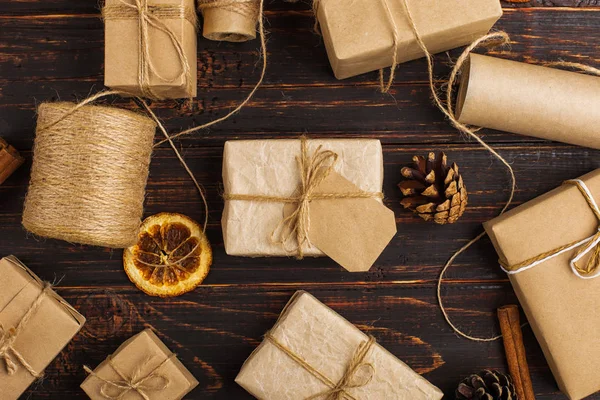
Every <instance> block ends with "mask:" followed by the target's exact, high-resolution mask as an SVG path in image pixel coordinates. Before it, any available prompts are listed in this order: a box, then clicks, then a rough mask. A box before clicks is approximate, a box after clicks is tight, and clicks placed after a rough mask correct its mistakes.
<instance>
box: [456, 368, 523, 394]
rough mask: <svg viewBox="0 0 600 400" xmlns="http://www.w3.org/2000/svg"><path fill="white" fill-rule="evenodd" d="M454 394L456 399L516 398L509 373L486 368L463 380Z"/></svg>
mask: <svg viewBox="0 0 600 400" xmlns="http://www.w3.org/2000/svg"><path fill="white" fill-rule="evenodd" d="M455 395H456V400H518V398H517V392H516V391H515V386H514V385H513V382H512V378H511V377H510V375H504V374H502V373H500V372H498V371H492V370H487V369H486V370H483V371H481V372H480V373H478V374H473V375H471V376H469V377H468V378H466V379H465V380H463V381H462V382H461V383H460V385H458V388H457V389H456V392H455Z"/></svg>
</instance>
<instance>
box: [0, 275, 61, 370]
mask: <svg viewBox="0 0 600 400" xmlns="http://www.w3.org/2000/svg"><path fill="white" fill-rule="evenodd" d="M51 290H52V285H50V283H48V282H44V285H43V288H42V291H41V292H40V294H39V295H38V296H37V297H36V299H35V301H34V302H33V303H32V304H31V306H30V307H29V309H28V310H27V312H26V313H25V315H23V317H22V318H21V320H20V321H19V323H18V324H17V326H16V327H13V328H9V329H6V328H5V327H4V326H3V325H2V324H1V323H0V360H2V361H4V364H5V366H6V371H7V372H8V375H9V376H11V375H14V374H15V373H16V372H17V371H18V370H19V365H20V366H22V367H23V368H25V370H26V371H27V372H29V374H30V375H31V376H33V377H34V378H36V379H39V378H41V377H42V376H43V375H44V373H43V372H37V371H36V370H35V369H34V368H33V367H32V366H31V364H29V362H27V360H26V359H25V358H24V357H23V355H22V354H21V353H20V352H19V351H18V350H17V349H15V347H14V345H15V342H16V340H17V338H18V336H19V334H20V333H21V332H23V330H24V329H25V327H26V326H27V324H28V323H29V321H30V320H31V318H32V317H33V315H35V313H36V311H37V310H38V308H39V307H40V306H41V304H42V302H43V301H44V298H45V296H46V295H47V294H48V292H50V291H51Z"/></svg>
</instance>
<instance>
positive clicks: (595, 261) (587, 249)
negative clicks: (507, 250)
mask: <svg viewBox="0 0 600 400" xmlns="http://www.w3.org/2000/svg"><path fill="white" fill-rule="evenodd" d="M565 184H567V185H574V186H576V187H577V188H578V189H579V192H580V193H581V194H582V195H583V197H584V198H585V200H586V201H587V204H588V206H589V207H590V209H591V210H592V211H593V212H594V215H595V216H596V218H597V219H598V224H599V225H598V231H597V232H596V233H595V234H594V235H592V236H590V237H588V238H586V239H583V240H576V241H574V242H572V243H569V244H566V245H564V246H561V247H558V248H556V249H554V250H550V251H548V252H545V253H542V254H540V255H537V256H535V257H532V258H530V259H528V260H525V261H523V262H520V263H518V264H514V265H508V264H507V263H506V262H505V261H503V260H500V265H501V267H502V269H503V270H504V271H505V272H506V273H508V274H510V275H514V274H518V273H520V272H523V271H526V270H528V269H531V268H533V267H535V266H537V265H539V264H542V263H544V262H546V261H548V260H550V259H552V258H554V257H557V256H559V255H561V254H563V253H566V252H568V251H571V250H573V249H576V248H579V250H578V251H577V253H575V255H574V256H573V258H572V259H571V260H570V262H569V265H570V266H571V270H572V271H573V273H574V274H575V275H576V276H578V277H579V278H581V279H593V278H597V277H598V276H600V208H598V204H597V203H596V200H595V199H594V196H593V195H592V192H591V191H590V189H589V188H588V187H587V185H586V184H585V182H583V181H582V180H580V179H573V180H568V181H566V182H565ZM588 255H589V259H588V261H587V262H586V263H585V265H583V266H581V265H580V264H579V261H580V260H581V259H582V258H583V257H585V256H588Z"/></svg>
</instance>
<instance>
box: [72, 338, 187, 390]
mask: <svg viewBox="0 0 600 400" xmlns="http://www.w3.org/2000/svg"><path fill="white" fill-rule="evenodd" d="M84 369H85V371H86V372H87V373H88V374H89V376H88V377H87V379H86V380H85V381H84V382H83V383H82V384H81V388H82V389H83V390H84V391H85V392H86V393H87V395H88V396H89V397H90V399H92V400H96V399H97V400H106V399H114V400H117V399H118V400H138V399H140V398H141V399H144V400H180V399H182V398H183V397H184V396H185V395H186V394H188V393H189V392H191V391H192V390H193V389H194V388H195V387H196V386H198V381H197V380H196V378H194V376H193V375H192V374H191V373H190V371H188V370H187V368H185V366H184V365H183V364H182V363H181V361H179V359H177V356H176V355H175V354H173V353H172V352H171V351H170V350H169V349H168V348H167V346H165V344H164V343H163V342H162V341H161V340H160V339H159V338H158V336H156V334H155V333H154V332H152V330H151V329H146V330H144V331H142V332H140V333H138V334H137V335H135V336H133V337H132V338H130V339H128V340H127V341H125V342H124V343H123V344H122V345H121V346H120V347H119V348H118V349H117V350H116V351H115V352H114V353H113V354H112V355H110V356H108V358H107V359H106V360H105V361H103V362H102V363H101V364H100V365H99V366H98V367H97V368H96V369H95V370H93V371H92V370H91V369H90V368H89V367H84Z"/></svg>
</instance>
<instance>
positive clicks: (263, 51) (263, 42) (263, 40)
mask: <svg viewBox="0 0 600 400" xmlns="http://www.w3.org/2000/svg"><path fill="white" fill-rule="evenodd" d="M263 7H264V0H260V5H259V11H258V32H259V37H260V55H261V56H262V59H263V62H262V68H261V72H260V77H259V79H258V81H257V82H256V84H255V85H254V87H253V88H252V90H251V91H250V93H249V94H248V96H246V98H245V99H244V100H243V101H242V102H241V103H240V104H239V105H238V106H237V107H236V108H234V109H233V110H232V111H230V112H229V113H227V114H226V115H225V116H223V117H221V118H217V119H215V120H213V121H210V122H208V123H206V124H202V125H198V126H195V127H193V128H189V129H186V130H184V131H181V132H179V133H177V134H175V135H172V136H170V138H166V139H164V140H161V141H160V142H158V143H157V144H156V146H160V145H161V144H163V143H166V142H169V141H170V139H176V138H178V137H180V136H184V135H189V134H191V133H194V132H198V131H201V130H204V129H207V128H210V127H211V126H213V125H216V124H219V123H221V122H223V121H225V120H228V119H229V118H231V117H232V116H234V115H235V114H237V113H238V112H239V111H240V110H241V109H242V108H244V107H245V106H246V105H247V104H248V103H249V102H250V100H252V97H254V94H255V93H256V92H257V91H258V88H259V87H260V86H261V85H262V83H263V81H264V79H265V75H266V73H267V57H268V54H267V34H266V31H265V22H264V18H263V13H264V11H263Z"/></svg>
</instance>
